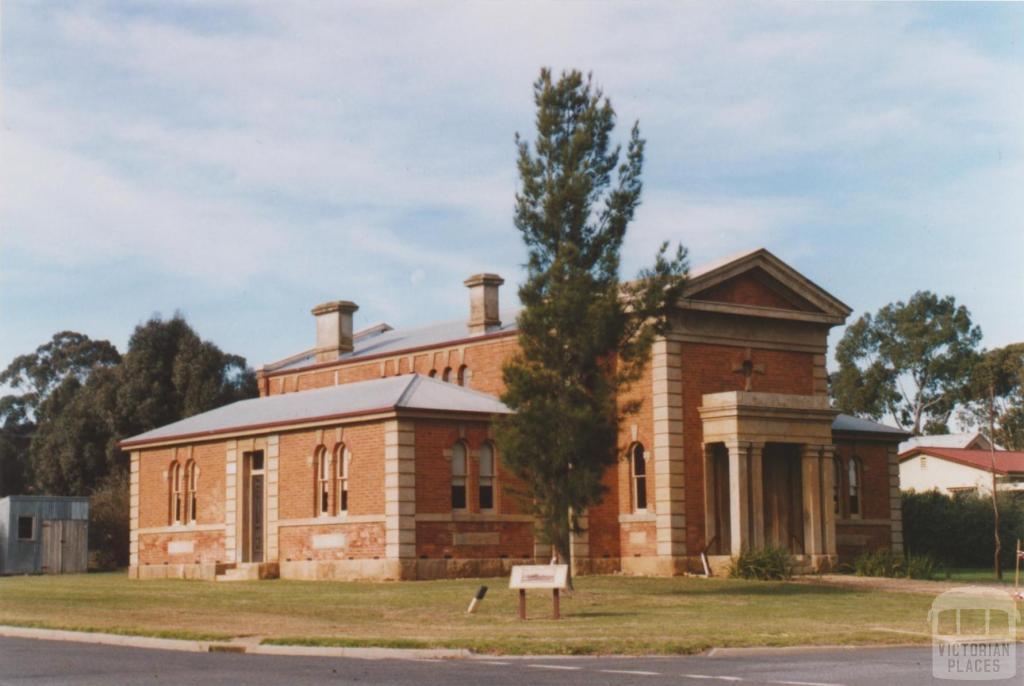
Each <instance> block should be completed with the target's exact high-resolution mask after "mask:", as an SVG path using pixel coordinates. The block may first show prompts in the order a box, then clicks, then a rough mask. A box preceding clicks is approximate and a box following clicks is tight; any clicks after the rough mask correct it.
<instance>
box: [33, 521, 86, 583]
mask: <svg viewBox="0 0 1024 686" xmlns="http://www.w3.org/2000/svg"><path fill="white" fill-rule="evenodd" d="M42 544H43V560H42V572H43V573H44V574H80V573H82V572H85V570H86V563H87V558H88V552H87V551H88V525H87V523H86V522H85V521H84V520H83V521H79V520H72V519H53V520H48V521H44V522H43V536H42Z"/></svg>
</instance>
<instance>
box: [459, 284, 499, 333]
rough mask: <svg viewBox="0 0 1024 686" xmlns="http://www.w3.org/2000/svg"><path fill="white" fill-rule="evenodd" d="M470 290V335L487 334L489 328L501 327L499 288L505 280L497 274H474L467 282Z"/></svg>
mask: <svg viewBox="0 0 1024 686" xmlns="http://www.w3.org/2000/svg"><path fill="white" fill-rule="evenodd" d="M462 283H464V284H465V285H466V288H468V289H469V334H470V335H471V336H477V335H479V334H483V333H487V329H488V328H489V327H497V326H501V319H500V317H499V315H498V287H499V286H501V284H503V283H505V280H504V279H503V278H501V277H500V276H498V275H497V274H474V275H473V276H471V277H469V278H468V279H466V280H465V281H463V282H462Z"/></svg>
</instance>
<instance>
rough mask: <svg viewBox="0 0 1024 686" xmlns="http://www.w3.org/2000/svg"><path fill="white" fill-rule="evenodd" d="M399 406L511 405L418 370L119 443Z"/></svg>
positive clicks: (224, 410) (445, 409) (230, 411)
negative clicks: (427, 375)
mask: <svg viewBox="0 0 1024 686" xmlns="http://www.w3.org/2000/svg"><path fill="white" fill-rule="evenodd" d="M398 410H421V411H430V412H442V413H455V414H466V413H469V414H487V415H493V414H508V413H509V409H508V408H507V407H506V406H505V405H504V404H503V403H502V402H501V401H500V400H498V399H497V398H495V397H494V396H492V395H487V394H486V393H480V392H478V391H472V390H470V389H468V388H463V387H461V386H456V385H455V384H451V383H445V382H443V381H438V380H437V379H431V378H429V377H425V376H421V375H419V374H406V375H404V376H391V377H388V378H385V379H373V380H371V381H358V382H355V383H348V384H341V385H339V386H330V387H328V388H318V389H314V390H309V391H302V392H301V393H287V394H284V395H273V396H269V397H265V398H253V399H251V400H241V401H239V402H236V403H231V404H230V405H225V406H224V407H219V408H217V409H215V410H210V411H209V412H203V413H202V414H197V415H194V416H192V417H188V418H186V419H182V420H181V421H178V422H174V423H173V424H168V425H166V426H161V427H160V428H157V429H153V430H152V431H147V432H145V433H142V434H139V435H138V436H132V437H131V438H128V439H125V440H124V441H122V442H121V446H122V447H134V446H140V445H146V444H151V443H166V442H175V441H180V440H184V439H193V440H194V439H202V438H204V437H211V436H216V435H218V434H225V433H238V432H241V431H245V430H252V431H256V430H261V429H269V428H272V427H283V426H288V425H290V424H304V423H311V422H317V421H328V420H332V419H341V418H345V417H355V416H359V415H367V414H380V413H385V412H394V411H398Z"/></svg>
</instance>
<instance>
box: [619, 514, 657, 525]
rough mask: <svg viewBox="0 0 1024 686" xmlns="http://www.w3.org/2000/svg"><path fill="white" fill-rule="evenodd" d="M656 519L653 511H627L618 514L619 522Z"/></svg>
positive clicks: (652, 520)
mask: <svg viewBox="0 0 1024 686" xmlns="http://www.w3.org/2000/svg"><path fill="white" fill-rule="evenodd" d="M656 521H658V517H657V515H655V514H654V513H653V512H629V513H626V514H620V515H619V524H630V523H634V522H656Z"/></svg>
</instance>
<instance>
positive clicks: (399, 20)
mask: <svg viewBox="0 0 1024 686" xmlns="http://www.w3.org/2000/svg"><path fill="white" fill-rule="evenodd" d="M2 12H3V14H2V17H0V21H2V29H0V31H2V33H0V41H2V43H0V50H2V63H0V76H2V89H0V93H2V101H0V108H2V110H0V116H2V123H3V128H2V138H0V364H4V365H5V364H7V362H8V361H9V360H10V359H11V358H13V357H14V356H15V355H17V354H20V353H23V352H29V351H31V350H33V349H34V348H35V347H36V346H37V345H39V344H40V343H42V342H45V341H46V340H48V339H49V337H50V336H51V335H52V334H53V333H54V332H56V331H58V330H62V329H73V330H78V331H81V332H84V333H86V334H88V335H90V336H93V337H96V338H107V339H109V340H111V341H113V342H114V343H115V344H116V345H117V346H118V347H119V348H121V349H124V347H125V344H126V342H127V338H128V336H129V335H130V333H131V331H132V329H133V327H134V326H135V325H136V324H138V323H140V322H142V321H144V320H145V319H147V318H148V317H149V316H150V315H151V314H153V313H157V312H160V313H163V314H164V315H170V314H171V313H173V312H174V311H175V310H180V311H181V312H183V313H184V314H185V315H186V316H187V318H188V319H189V321H190V322H191V323H192V324H193V325H194V326H195V328H196V329H197V330H198V331H199V332H200V333H201V334H202V335H203V336H204V337H206V338H209V339H212V340H213V341H215V342H216V343H217V344H218V345H220V346H221V347H222V348H223V349H225V350H227V351H230V352H234V353H238V354H242V355H244V356H245V357H246V358H247V359H248V360H249V362H250V364H253V365H254V366H256V365H259V364H262V363H265V362H268V361H271V360H274V359H277V358H280V357H283V356H286V355H288V354H291V353H293V352H297V351H299V350H302V349H305V348H307V347H309V346H310V345H311V344H312V342H313V336H314V326H313V318H312V316H311V315H310V314H309V309H310V308H311V307H312V306H313V305H315V304H317V303H319V302H322V301H325V300H331V299H350V300H354V301H356V302H357V303H358V304H359V305H360V311H359V312H358V314H357V327H358V326H362V325H365V324H369V323H371V322H375V321H381V320H384V321H387V322H389V323H391V324H392V325H395V326H400V325H413V324H418V323H424V322H427V321H432V320H438V319H452V318H457V317H461V316H464V315H465V314H466V311H467V294H466V292H465V289H464V287H463V286H462V280H463V279H464V278H465V277H466V276H468V275H469V274H471V273H475V272H480V271H494V272H498V273H500V274H502V275H503V276H505V277H506V279H507V281H508V283H507V285H506V287H505V289H504V292H503V295H504V301H505V302H506V303H508V302H509V301H510V300H511V299H512V297H513V288H514V284H515V282H516V281H517V280H518V279H519V278H520V276H521V269H520V267H519V264H520V263H521V262H522V261H523V259H524V251H523V248H522V246H521V244H520V242H519V237H518V234H517V233H516V231H515V229H514V227H513V225H512V205H513V194H514V192H515V188H516V176H515V148H514V144H513V135H514V133H515V132H516V131H519V132H522V133H523V134H525V135H527V136H529V135H530V134H531V126H532V121H533V119H532V117H533V111H532V107H533V104H532V92H531V84H532V82H533V80H534V79H535V78H536V76H537V73H538V70H539V68H540V67H541V66H545V65H547V66H551V67H553V68H554V69H555V70H561V69H566V68H579V69H582V70H584V71H592V72H593V74H594V78H595V80H596V81H597V82H598V83H599V84H601V85H602V86H603V88H604V90H605V92H606V93H607V94H608V95H609V96H610V97H611V99H612V103H613V105H614V107H615V108H616V111H617V112H618V114H619V117H620V134H621V137H622V138H624V137H625V134H626V131H627V130H628V126H629V125H630V124H631V123H632V122H633V120H635V119H639V120H640V126H641V131H642V133H643V135H644V137H645V138H646V139H647V141H648V147H647V150H648V157H647V165H646V169H645V183H646V185H645V193H644V201H643V206H642V207H641V209H640V211H639V213H638V215H637V218H636V221H635V223H634V225H633V227H632V229H631V233H630V235H629V237H628V240H627V244H626V246H625V251H624V252H625V264H624V266H625V275H626V276H629V275H631V274H632V273H634V272H635V271H636V270H637V269H638V268H639V267H641V266H642V265H643V264H644V263H645V262H647V261H648V260H649V259H650V258H651V256H652V255H653V253H654V250H655V248H656V246H657V245H658V244H659V243H660V242H661V241H662V240H671V241H673V242H677V241H681V242H682V243H683V244H684V245H686V246H688V247H689V249H690V251H691V256H692V262H693V263H694V265H699V264H701V263H703V262H708V261H712V260H714V259H717V258H720V257H722V256H725V255H728V254H730V253H733V252H736V251H740V250H745V249H748V248H753V247H757V246H766V247H768V248H769V249H770V250H772V251H773V252H775V253H776V254H777V255H778V256H779V257H781V258H782V259H783V260H785V261H787V262H789V263H790V264H792V265H793V266H794V267H796V268H797V269H799V270H801V271H802V272H803V273H805V274H806V275H808V276H809V277H810V278H812V279H814V280H815V281H817V282H818V283H819V284H820V285H822V286H823V287H825V288H826V289H828V290H829V291H831V292H832V293H834V294H835V295H837V296H838V297H839V298H840V299H842V300H844V301H845V302H847V303H848V304H849V305H851V306H852V307H853V308H854V310H855V316H856V315H859V314H860V313H862V312H864V311H874V310H876V309H877V308H878V307H880V306H882V305H884V304H886V303H888V302H891V301H894V300H898V299H906V298H908V297H909V296H910V295H911V294H912V293H913V292H914V291H915V290H918V289H931V290H934V291H936V292H938V293H940V294H952V295H954V296H956V298H957V300H958V301H960V302H962V303H963V304H966V305H967V306H968V307H969V308H970V310H971V312H972V313H973V315H974V318H975V321H976V322H977V323H978V324H980V325H981V327H982V329H983V330H984V333H985V341H984V342H985V345H986V346H989V347H991V346H997V345H1003V344H1006V343H1009V342H1011V341H1019V340H1022V339H1024V314H1022V312H1024V308H1022V306H1021V303H1022V302H1024V269H1022V262H1024V219H1022V217H1024V212H1022V209H1024V191H1022V190H1021V189H1022V187H1024V59H1022V58H1024V46H1022V43H1021V36H1024V6H1022V5H1010V4H996V5H987V4H980V3H970V4H965V5H945V4H942V5H939V4H911V5H906V4H889V3H884V4H870V5H860V4H817V3H810V4H774V3H756V4H752V3H742V4H730V3H653V2H652V3H643V2H641V3H629V4H627V3H600V4H584V3H559V4H548V3H529V2H515V3H511V2H510V3H442V2H432V3H418V4H413V3H397V2H395V3H367V4H358V3H334V2H322V3H301V2H287V3H271V2H252V3H242V2H232V1H219V0H212V1H205V0H204V1H203V2H198V1H197V2H179V3H165V2H152V3H150V2H133V3H125V4H118V3H92V2H68V3H58V2H53V3H37V2H26V1H17V0H13V1H12V0H8V1H7V2H5V3H4V4H3V10H2ZM839 333H840V332H839V331H838V330H837V331H835V332H834V334H833V343H834V341H835V340H837V337H838V335H839Z"/></svg>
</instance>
